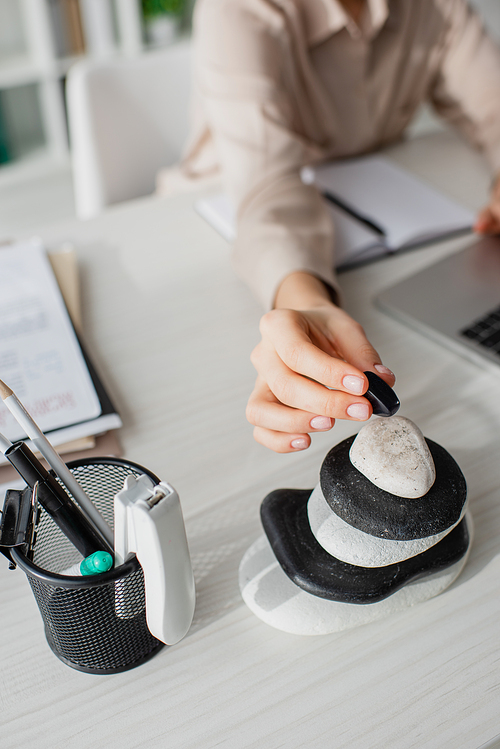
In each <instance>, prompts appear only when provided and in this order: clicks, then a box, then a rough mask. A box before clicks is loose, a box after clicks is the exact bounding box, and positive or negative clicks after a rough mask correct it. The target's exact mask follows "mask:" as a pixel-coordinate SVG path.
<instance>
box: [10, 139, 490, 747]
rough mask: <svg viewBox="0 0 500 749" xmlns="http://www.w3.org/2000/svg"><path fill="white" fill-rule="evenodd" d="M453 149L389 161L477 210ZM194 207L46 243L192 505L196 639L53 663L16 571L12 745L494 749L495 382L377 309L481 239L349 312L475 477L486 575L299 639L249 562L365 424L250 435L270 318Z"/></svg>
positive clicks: (125, 209)
mask: <svg viewBox="0 0 500 749" xmlns="http://www.w3.org/2000/svg"><path fill="white" fill-rule="evenodd" d="M449 143H450V141H449V139H447V138H446V137H445V136H443V135H436V136H434V137H432V138H430V139H429V143H428V144H427V145H426V147H425V148H424V146H423V144H422V142H421V141H416V142H414V143H412V144H407V145H405V146H401V147H399V146H398V147H397V148H395V149H394V150H393V154H394V156H395V158H397V160H398V161H400V163H404V164H406V165H409V166H411V167H412V168H414V170H415V171H417V172H419V171H420V173H424V172H425V173H426V174H427V176H428V177H429V178H430V179H431V180H432V181H434V183H435V184H436V183H437V184H438V186H441V187H446V186H448V191H449V192H451V193H452V194H455V196H456V197H458V198H461V199H462V200H463V201H465V202H468V203H469V205H470V206H471V207H473V208H476V207H478V206H479V205H481V203H482V202H483V201H484V199H485V195H486V186H487V182H488V177H487V175H486V172H485V170H484V169H482V168H481V166H480V163H479V161H478V159H477V158H476V157H475V156H473V155H471V154H470V153H469V152H468V151H464V150H463V149H461V148H460V147H459V146H458V145H457V143H456V142H453V143H452V145H451V146H450V145H449ZM423 154H427V158H426V159H425V161H424V159H423V158H422V155H423ZM429 154H430V156H431V158H429ZM450 155H451V156H453V161H450V158H451V156H450ZM440 159H441V162H440ZM443 159H444V161H445V163H446V170H447V171H446V172H445V174H446V175H447V179H445V180H444V182H443V181H442V180H443V176H442V171H441V169H442V160H443ZM425 164H426V165H427V166H426V167H425V168H424V166H425ZM460 175H462V179H461V177H460ZM471 175H472V176H471ZM440 180H441V185H439V182H440ZM192 202H193V196H186V195H184V196H181V197H178V198H175V199H171V200H159V199H146V200H142V201H138V202H135V203H131V204H128V205H123V206H121V207H117V208H116V209H113V210H110V211H109V212H108V213H106V214H105V215H103V216H102V217H101V218H99V219H97V220H94V221H92V222H89V223H86V224H79V223H77V222H76V221H72V222H68V223H67V224H61V225H58V226H55V227H49V228H46V229H45V230H43V231H41V232H40V233H41V235H42V237H43V238H44V239H45V240H46V241H47V243H48V244H55V243H57V242H59V241H62V240H72V241H74V242H75V243H76V246H77V249H78V253H79V257H80V260H81V270H82V285H83V300H84V325H85V330H86V339H87V342H88V344H89V348H90V349H91V351H92V353H93V356H94V359H95V360H96V363H97V364H98V366H99V367H100V370H101V371H102V372H103V374H104V377H105V380H106V381H107V383H108V385H109V387H110V390H111V392H112V393H113V395H114V396H115V399H116V401H117V405H118V407H119V409H120V411H121V413H122V415H123V419H124V423H125V426H124V428H123V430H122V433H121V441H122V444H123V447H124V452H125V456H126V457H128V458H130V459H132V460H135V461H137V462H139V463H142V464H144V465H146V466H148V467H149V468H150V469H152V470H153V471H155V472H156V473H157V474H159V475H160V476H161V477H162V478H163V479H166V480H168V481H170V482H171V483H172V484H173V485H174V486H175V487H176V488H177V489H178V491H179V493H180V496H181V499H182V503H183V507H184V513H185V518H186V526H187V533H188V539H189V544H190V548H191V552H192V558H193V564H194V569H195V574H196V581H197V607H196V613H195V620H194V624H193V627H192V629H191V631H190V633H189V634H188V636H187V637H186V638H185V639H184V640H183V641H182V642H180V643H179V644H178V645H176V646H174V647H172V648H164V649H163V650H162V651H161V652H160V653H159V654H158V655H157V656H156V657H154V658H153V659H152V660H151V661H149V662H148V663H146V664H144V665H142V666H140V667H139V668H137V669H134V670H132V671H128V672H125V673H122V674H119V675H115V676H90V675H86V674H83V673H80V672H78V671H75V670H73V669H71V668H69V667H67V666H65V665H63V664H62V663H61V662H60V661H59V660H58V659H57V658H56V657H55V656H54V655H53V654H52V652H51V651H50V650H49V647H48V645H47V643H46V641H45V637H44V633H43V628H42V622H41V618H40V615H39V613H38V609H37V607H36V604H35V601H34V598H33V596H32V594H31V591H30V589H29V586H28V583H27V581H26V578H25V576H24V574H23V573H22V572H21V571H20V570H16V571H15V572H9V571H8V570H7V564H6V563H4V564H2V565H1V568H0V590H1V607H0V628H1V635H2V636H1V639H0V657H1V664H2V666H1V676H0V679H1V684H2V706H1V715H2V721H1V722H2V728H1V729H0V745H1V746H2V747H3V748H4V749H7V747H16V749H17V748H20V747H23V748H24V747H28V746H32V747H34V749H44V748H45V747H47V749H49V748H50V749H56V748H59V747H61V749H62V748H63V747H64V749H75V748H76V749H80V747H82V749H83V747H85V749H103V748H104V749H115V748H116V749H139V748H142V747H148V749H156V748H158V749H160V748H161V749H166V747H175V749H184V748H187V747H189V748H190V749H208V748H210V747H228V749H239V748H240V747H245V748H246V749H250V748H254V747H255V748H257V747H258V748H259V749H277V748H278V747H286V749H294V748H295V747H296V748H297V749H298V748H299V747H300V748H303V747H308V749H310V748H313V747H318V748H319V747H321V748H322V749H323V748H324V747H327V748H328V749H330V747H331V748H335V749H337V747H338V748H340V747H341V748H342V749H360V748H361V747H363V748H364V747H377V748H380V749H409V748H410V747H415V748H417V747H418V749H422V747H433V748H434V747H435V748H436V749H437V748H439V749H444V748H445V747H450V749H457V748H458V747H460V749H477V747H479V746H481V745H483V744H484V743H486V742H487V741H489V740H490V739H492V737H494V736H496V735H497V734H499V733H500V670H499V660H500V658H499V652H500V648H499V646H500V637H499V630H500V626H499V621H500V595H499V594H500V585H499V582H498V580H499V577H500V555H499V552H500V503H499V496H498V495H499V485H500V479H499V470H498V452H499V446H500V399H499V398H498V388H499V380H498V378H496V377H495V376H494V375H493V374H491V373H488V372H486V371H482V370H480V369H478V368H477V367H476V366H475V365H473V364H471V363H468V362H467V361H465V360H462V359H460V358H458V357H456V356H455V355H454V354H452V353H449V352H448V351H446V350H444V349H443V348H441V347H440V346H438V345H436V344H435V343H433V342H431V341H428V340H426V339H425V338H423V337H421V336H420V335H418V334H417V333H414V332H412V331H410V330H408V329H407V328H405V327H403V326H402V325H401V324H399V323H397V322H396V321H393V320H391V319H390V318H388V317H386V316H384V315H383V314H382V313H380V312H379V311H377V310H375V309H374V307H373V306H372V304H371V301H370V299H371V298H372V297H373V295H374V294H375V293H376V292H378V291H379V290H381V289H382V288H384V287H385V286H388V285H390V284H392V283H393V282H395V281H396V280H398V279H399V278H402V277H403V276H404V275H407V274H408V273H410V272H411V271H412V270H414V269H416V268H419V267H422V266H423V265H424V264H427V263H429V262H431V261H432V260H433V259H434V258H436V257H438V256H439V255H441V254H444V253H446V252H449V251H451V250H452V249H455V248H457V247H459V246H461V245H462V244H463V242H464V240H456V241H454V242H448V243H446V244H442V245H440V246H439V247H436V248H427V249H425V250H420V251H418V252H415V253H412V254H407V255H404V256H401V257H396V258H393V259H390V260H387V261H384V262H381V263H376V264H373V265H370V266H367V267H365V268H363V269H359V270H357V271H355V272H351V273H349V274H345V275H344V276H343V279H342V283H343V288H344V290H345V295H346V299H347V306H348V309H349V310H350V311H351V312H352V313H353V314H354V315H355V316H356V317H357V318H358V319H359V320H360V321H361V322H362V323H363V325H364V326H365V328H366V330H367V332H368V334H369V336H370V338H371V340H372V341H373V343H374V344H375V346H376V347H377V348H378V349H379V350H380V351H381V353H382V355H383V361H384V362H385V363H386V364H387V365H388V366H390V367H391V368H392V369H393V370H394V371H395V372H396V374H397V375H398V382H397V392H398V394H399V396H400V398H401V400H402V411H401V412H402V414H404V415H406V416H408V417H410V418H411V419H413V420H414V421H416V422H417V423H418V424H419V425H420V427H421V428H422V430H423V431H424V433H425V434H426V435H427V436H429V437H430V438H432V439H433V440H435V441H437V442H440V443H441V444H442V445H444V446H445V447H446V448H447V449H448V450H449V451H450V452H451V453H452V454H453V455H454V456H455V457H456V459H457V460H458V462H459V464H460V465H461V467H462V470H463V471H464V473H465V476H466V478H467V480H468V484H469V490H470V498H471V509H472V514H473V517H474V521H475V540H474V545H473V548H472V552H471V557H470V561H469V562H468V564H467V566H466V569H465V571H464V573H463V574H462V576H461V577H460V578H459V580H458V581H457V583H456V584H455V585H454V586H453V587H452V588H451V589H449V590H448V591H447V592H445V593H444V594H443V595H441V596H439V597H438V598H435V599H433V600H431V601H429V602H427V603H425V604H423V605H420V606H418V607H416V608H415V609H410V610H407V611H405V612H403V613H401V614H399V615H397V616H393V617H392V618H390V619H386V620H383V621H381V622H376V623H374V624H371V625H369V626H365V627H361V628H359V629H354V630H351V631H348V632H346V633H341V634H338V635H332V636H328V637H318V638H315V637H313V638H300V637H295V636H291V635H287V634H284V633H281V632H278V631H275V630H273V629H271V628H270V627H268V626H266V625H265V624H263V623H262V622H261V621H260V620H258V619H256V618H255V617H254V616H253V614H251V613H250V611H249V610H247V608H246V607H245V605H244V604H243V603H242V601H241V599H240V594H239V590H238V582H237V571H238V565H239V561H240V559H241V556H242V555H243V553H244V551H245V550H246V548H247V547H248V546H249V545H250V543H251V542H252V541H253V540H254V539H255V538H256V536H257V535H258V534H259V533H260V525H259V518H258V509H259V505H260V502H261V500H262V499H263V497H264V496H265V494H266V493H267V492H269V491H270V490H272V489H274V488H278V487H284V486H292V487H304V488H307V487H311V488H312V487H313V486H314V485H315V484H316V482H317V477H318V470H319V467H320V465H321V462H322V459H323V457H324V455H325V454H326V452H327V451H328V449H329V448H330V447H331V446H332V445H333V444H335V443H336V442H338V441H340V440H341V439H344V438H345V437H347V436H349V435H350V434H352V433H354V432H355V431H357V429H358V428H359V425H356V424H350V423H345V422H344V423H342V422H341V423H339V424H338V425H337V426H336V427H335V429H334V430H333V432H331V433H329V434H319V435H317V436H315V437H314V439H313V446H312V447H311V448H310V449H309V450H308V451H306V452H304V453H300V454H296V455H287V456H280V455H275V454H274V453H271V452H270V451H267V450H265V449H264V448H262V447H260V446H259V445H257V444H255V443H254V442H253V439H252V430H251V427H250V426H249V425H248V424H247V423H246V421H245V416H244V408H245V403H246V399H247V396H248V393H249V392H250V390H251V387H252V385H253V380H254V373H253V370H252V367H251V364H250V363H249V353H250V351H251V349H252V347H253V345H254V344H255V342H256V341H257V340H258V332H257V325H258V319H259V316H260V314H261V312H260V309H259V308H258V306H257V304H256V303H255V302H254V301H253V300H252V299H251V297H250V294H249V292H247V290H246V289H245V288H244V287H243V285H242V284H241V283H240V282H239V281H238V280H237V279H236V278H235V277H234V276H233V273H232V271H231V269H230V265H229V260H228V256H229V252H228V247H227V245H226V244H225V242H224V241H223V240H222V239H220V238H219V237H218V236H217V235H216V234H215V233H214V232H213V230H212V229H210V228H209V227H208V226H207V225H205V223H204V222H203V221H202V220H201V219H200V218H199V217H197V216H196V214H195V213H194V212H193V210H192ZM493 745H495V746H497V744H491V746H493Z"/></svg>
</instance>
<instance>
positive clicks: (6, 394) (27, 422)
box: [0, 380, 113, 548]
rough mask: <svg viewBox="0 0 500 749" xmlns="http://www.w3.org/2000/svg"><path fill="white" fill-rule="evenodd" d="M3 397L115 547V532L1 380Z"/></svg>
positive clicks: (65, 484)
mask: <svg viewBox="0 0 500 749" xmlns="http://www.w3.org/2000/svg"><path fill="white" fill-rule="evenodd" d="M0 397H1V398H2V400H3V402H4V403H5V405H6V406H7V408H8V409H9V411H10V412H11V414H12V416H13V417H14V418H15V420H16V421H17V423H18V424H19V426H20V427H22V429H24V431H25V432H26V434H27V435H28V437H29V438H30V439H31V441H32V442H33V444H34V445H35V446H36V447H37V448H38V449H39V450H40V452H41V454H42V455H43V457H44V458H45V460H46V461H47V463H48V464H49V466H50V467H51V468H52V470H53V471H54V473H55V474H56V476H57V477H58V478H59V479H60V480H61V481H62V483H63V484H64V486H65V487H66V489H67V490H68V492H69V493H70V495H71V496H72V497H73V498H74V499H75V500H76V502H78V504H79V505H80V507H81V509H82V511H83V512H84V514H85V515H86V516H87V517H88V519H89V520H90V522H91V523H92V524H93V525H94V526H95V528H96V530H98V531H99V533H100V534H101V535H102V536H103V537H104V538H105V539H106V541H107V543H108V546H110V547H111V548H112V547H113V531H112V530H111V528H110V527H109V525H108V524H107V523H106V521H105V520H104V518H103V517H102V515H101V514H100V513H99V511H98V510H97V508H96V507H95V506H94V504H93V503H92V501H91V500H90V498H89V497H88V496H87V495H86V494H85V492H84V491H83V489H82V487H81V486H80V484H79V483H78V481H77V480H76V479H75V477H74V476H73V474H72V473H71V471H70V470H69V468H68V467H67V465H66V463H65V462H64V461H63V460H62V459H61V457H60V456H59V455H58V453H57V452H56V451H55V450H54V448H53V447H52V445H51V444H50V442H49V441H48V439H47V438H46V436H45V435H44V433H43V432H42V430H41V429H40V427H39V426H38V425H37V424H36V422H35V421H34V420H33V418H32V417H31V415H30V414H29V413H28V411H27V410H26V409H25V407H24V406H23V404H22V403H21V401H20V400H19V398H18V397H17V396H16V394H15V393H14V392H13V391H12V390H11V389H10V387H9V386H8V385H6V384H5V383H4V382H2V380H0Z"/></svg>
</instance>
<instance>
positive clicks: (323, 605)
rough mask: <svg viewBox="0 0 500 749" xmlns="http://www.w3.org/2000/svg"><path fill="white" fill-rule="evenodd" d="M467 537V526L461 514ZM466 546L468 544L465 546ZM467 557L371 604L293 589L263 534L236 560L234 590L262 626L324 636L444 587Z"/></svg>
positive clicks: (399, 608) (418, 600)
mask: <svg viewBox="0 0 500 749" xmlns="http://www.w3.org/2000/svg"><path fill="white" fill-rule="evenodd" d="M466 518H467V527H468V529H469V534H470V537H471V538H472V525H471V521H470V517H469V515H468V514H467V515H466ZM469 548H470V545H469ZM467 555H468V552H467V553H466V554H464V556H463V557H462V559H460V560H459V561H458V562H456V563H455V564H453V565H451V566H450V567H447V568H446V569H445V570H442V571H440V572H436V573H434V574H432V575H429V576H427V577H424V578H422V579H421V580H416V581H415V582H412V583H410V584H408V585H405V586H404V587H403V588H400V589H399V590H398V591H396V592H395V593H393V594H392V595H391V596H389V597H388V598H384V599H383V600H382V601H377V602H376V603H368V604H359V603H339V602H337V601H327V600H326V599H324V598H318V597H317V596H313V595H311V594H310V593H307V592H306V591H305V590H302V589H301V588H299V587H298V586H297V585H295V583H293V582H292V581H291V580H290V578H289V577H287V575H286V574H285V573H284V572H283V570H282V569H281V566H280V564H279V562H278V561H277V559H276V557H275V556H274V554H273V551H272V549H271V547H270V545H269V541H268V540H267V537H266V536H264V535H263V536H260V537H259V538H258V539H257V541H255V543H254V544H253V545H252V546H251V547H250V548H249V549H248V551H247V552H246V554H245V556H244V557H243V559H242V560H241V564H240V572H239V583H240V590H241V594H242V596H243V600H244V601H245V603H246V605H247V606H248V608H249V609H250V610H251V611H252V612H253V613H254V614H255V615H256V616H258V617H259V619H261V620H262V621H263V622H265V623H266V624H269V625H270V626H271V627H275V628H276V629H280V630H282V631H283V632H289V633H290V634H294V635H327V634H331V633H332V632H341V631H342V630H346V629H352V628H353V627H359V626H360V625H362V624H368V623H369V622H373V621H376V620H377V619H383V618H384V617H386V616H389V615H390V614H393V613H396V612H397V611H402V610H403V609H405V608H408V607H410V606H414V605H415V604H417V603H422V602H423V601H427V600H428V599H429V598H433V597H434V596H437V595H438V594H439V593H442V592H443V591H444V590H446V588H448V587H449V586H450V585H451V584H452V582H453V581H454V580H455V579H456V578H457V577H458V575H459V574H460V572H461V571H462V569H463V567H464V565H465V562H466V561H467Z"/></svg>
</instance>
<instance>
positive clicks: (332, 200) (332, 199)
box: [321, 190, 386, 237]
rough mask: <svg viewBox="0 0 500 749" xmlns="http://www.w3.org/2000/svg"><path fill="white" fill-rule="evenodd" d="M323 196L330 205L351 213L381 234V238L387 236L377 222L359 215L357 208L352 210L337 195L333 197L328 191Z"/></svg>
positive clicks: (323, 192)
mask: <svg viewBox="0 0 500 749" xmlns="http://www.w3.org/2000/svg"><path fill="white" fill-rule="evenodd" d="M321 194H322V195H323V197H324V198H325V199H326V200H328V201H330V203H333V204H334V205H336V206H338V207H339V208H342V210H343V211H345V212H346V213H349V214H350V215H351V216H353V218H355V219H357V220H358V221H359V222H360V223H362V224H364V225H365V226H367V227H368V228H369V229H371V230H372V231H374V232H375V233H376V234H380V236H381V237H385V236H386V233H385V230H384V229H383V228H382V227H381V226H380V225H379V224H376V223H375V221H373V220H372V219H371V218H368V216H365V215H364V214H362V213H359V211H357V210H356V209H355V208H352V207H351V206H350V205H348V204H347V203H344V201H343V200H341V199H340V198H338V197H337V196H336V195H333V193H331V192H329V191H328V190H322V191H321Z"/></svg>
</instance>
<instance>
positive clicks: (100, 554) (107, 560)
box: [80, 551, 113, 575]
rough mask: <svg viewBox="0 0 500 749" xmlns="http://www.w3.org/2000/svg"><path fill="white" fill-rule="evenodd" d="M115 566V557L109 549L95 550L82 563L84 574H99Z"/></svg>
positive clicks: (81, 568)
mask: <svg viewBox="0 0 500 749" xmlns="http://www.w3.org/2000/svg"><path fill="white" fill-rule="evenodd" d="M112 566H113V557H112V556H111V554H109V552H107V551H94V553H93V554H91V555H90V556H88V557H85V559H83V560H82V562H81V563H80V572H81V574H82V575H98V574H99V573H100V572H107V571H108V570H110V569H111V567H112Z"/></svg>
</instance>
